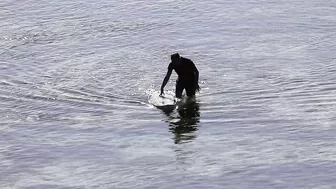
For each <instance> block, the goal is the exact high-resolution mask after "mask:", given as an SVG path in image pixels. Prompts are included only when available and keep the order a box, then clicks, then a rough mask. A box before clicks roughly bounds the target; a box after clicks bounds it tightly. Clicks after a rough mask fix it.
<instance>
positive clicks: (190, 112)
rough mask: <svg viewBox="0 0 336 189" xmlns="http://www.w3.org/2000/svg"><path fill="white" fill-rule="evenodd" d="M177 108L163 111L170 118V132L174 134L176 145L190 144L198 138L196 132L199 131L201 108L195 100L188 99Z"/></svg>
mask: <svg viewBox="0 0 336 189" xmlns="http://www.w3.org/2000/svg"><path fill="white" fill-rule="evenodd" d="M174 110H175V108H166V109H162V111H163V112H164V113H165V114H166V115H167V116H168V119H169V120H168V122H169V131H170V132H172V133H173V134H174V142H175V144H181V143H185V142H190V141H192V140H194V139H195V138H196V134H195V131H197V130H198V124H199V120H200V107H199V103H197V102H196V100H195V99H188V100H187V101H186V102H183V103H182V104H180V105H178V107H177V109H176V111H177V114H176V113H175V111H174Z"/></svg>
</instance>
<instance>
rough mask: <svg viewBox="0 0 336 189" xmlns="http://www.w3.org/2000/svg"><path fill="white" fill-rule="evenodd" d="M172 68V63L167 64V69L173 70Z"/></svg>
mask: <svg viewBox="0 0 336 189" xmlns="http://www.w3.org/2000/svg"><path fill="white" fill-rule="evenodd" d="M173 69H174V68H173V64H172V63H170V64H169V66H168V70H169V71H173Z"/></svg>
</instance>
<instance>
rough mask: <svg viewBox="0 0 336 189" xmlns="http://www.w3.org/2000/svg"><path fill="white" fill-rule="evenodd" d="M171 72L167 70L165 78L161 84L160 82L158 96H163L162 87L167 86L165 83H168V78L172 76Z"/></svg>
mask: <svg viewBox="0 0 336 189" xmlns="http://www.w3.org/2000/svg"><path fill="white" fill-rule="evenodd" d="M172 71H173V70H172V69H168V71H167V74H166V77H165V78H164V79H163V82H162V85H161V94H160V95H163V90H164V87H165V86H166V85H167V83H168V81H169V78H170V75H171V74H172Z"/></svg>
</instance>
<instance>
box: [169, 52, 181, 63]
mask: <svg viewBox="0 0 336 189" xmlns="http://www.w3.org/2000/svg"><path fill="white" fill-rule="evenodd" d="M170 59H171V61H172V62H178V61H179V60H180V55H179V54H178V53H175V54H172V55H170Z"/></svg>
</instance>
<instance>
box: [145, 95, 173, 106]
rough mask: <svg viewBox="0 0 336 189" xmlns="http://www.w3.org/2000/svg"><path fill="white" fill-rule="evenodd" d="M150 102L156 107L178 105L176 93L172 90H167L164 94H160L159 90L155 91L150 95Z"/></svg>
mask: <svg viewBox="0 0 336 189" xmlns="http://www.w3.org/2000/svg"><path fill="white" fill-rule="evenodd" d="M148 102H149V103H150V104H152V105H153V106H155V107H170V106H172V107H174V106H176V103H177V99H176V98H175V94H172V93H171V92H167V93H165V94H164V95H163V96H160V94H159V92H153V93H151V94H150V95H149V97H148Z"/></svg>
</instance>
